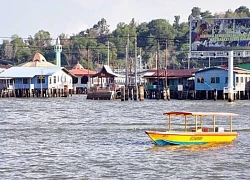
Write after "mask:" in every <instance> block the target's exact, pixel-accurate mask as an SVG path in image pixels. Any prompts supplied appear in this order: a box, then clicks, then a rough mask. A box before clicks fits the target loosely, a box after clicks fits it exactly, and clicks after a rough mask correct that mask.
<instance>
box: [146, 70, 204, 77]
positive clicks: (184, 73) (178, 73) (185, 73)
mask: <svg viewBox="0 0 250 180" xmlns="http://www.w3.org/2000/svg"><path fill="white" fill-rule="evenodd" d="M198 70H199V69H167V74H166V71H165V70H158V72H159V77H165V76H167V77H172V78H175V77H176V78H177V77H192V76H193V74H194V73H195V72H196V71H198ZM158 72H157V70H155V69H152V70H149V71H148V72H147V73H145V74H144V77H158Z"/></svg>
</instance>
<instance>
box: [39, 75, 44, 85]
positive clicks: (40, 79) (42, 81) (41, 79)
mask: <svg viewBox="0 0 250 180" xmlns="http://www.w3.org/2000/svg"><path fill="white" fill-rule="evenodd" d="M41 83H45V76H38V78H37V84H41Z"/></svg>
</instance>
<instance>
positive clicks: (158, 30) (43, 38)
mask: <svg viewBox="0 0 250 180" xmlns="http://www.w3.org/2000/svg"><path fill="white" fill-rule="evenodd" d="M191 16H193V17H201V18H214V17H215V18H224V17H225V18H228V17H250V12H249V9H248V8H247V7H246V6H240V7H239V8H237V9H236V10H235V11H232V10H228V11H226V12H223V13H216V14H212V13H211V12H210V11H208V10H206V11H202V10H201V9H200V8H199V7H193V9H192V10H191V14H190V17H191ZM2 39H3V42H2V44H0V64H5V65H7V64H14V65H15V64H19V63H23V62H27V61H29V60H31V58H32V56H33V54H34V53H35V52H37V51H38V52H40V53H42V54H43V55H44V56H45V58H46V59H47V60H48V61H51V62H53V63H55V52H54V45H53V44H52V42H54V41H55V40H53V39H52V38H51V36H50V33H49V32H48V31H45V30H40V31H38V32H37V33H36V34H35V35H34V37H32V36H30V37H28V38H22V37H19V36H18V35H16V34H15V35H13V36H12V37H11V39H10V40H9V39H8V40H6V39H4V38H2ZM60 39H61V45H62V46H63V52H62V66H65V67H72V66H73V65H74V64H76V63H77V62H78V61H80V63H81V64H82V65H83V66H84V67H85V68H87V64H88V63H87V61H88V59H89V61H90V63H89V64H90V68H91V69H96V68H98V67H100V65H101V64H107V63H108V62H107V61H108V59H109V64H110V65H112V66H113V67H116V68H118V67H119V68H120V67H124V66H125V65H124V64H125V58H126V45H127V44H128V46H127V47H128V48H127V49H128V56H129V57H128V58H129V65H130V66H132V62H133V59H134V57H135V52H137V55H139V54H140V55H141V56H142V60H143V64H144V65H146V66H147V67H148V68H154V67H155V66H156V65H155V62H156V61H155V59H156V52H157V50H158V52H159V54H158V55H159V61H160V68H165V66H166V64H165V63H166V62H168V63H167V65H168V68H185V66H186V67H187V63H186V62H187V58H188V50H189V23H188V18H187V22H180V16H178V15H177V16H174V23H173V24H170V23H169V21H168V20H166V19H155V20H152V21H150V22H143V23H140V24H138V23H136V22H135V20H134V19H132V20H131V22H130V23H129V24H126V23H123V22H120V23H118V24H117V27H116V29H115V30H114V31H112V32H110V29H109V25H108V22H107V21H106V20H105V19H104V18H102V19H101V20H100V21H98V22H97V24H94V25H93V27H92V28H90V29H86V30H83V31H81V32H79V33H78V34H74V35H72V36H70V37H69V36H67V35H66V34H64V33H62V34H61V35H60ZM108 47H109V48H108ZM135 47H137V48H135ZM108 49H109V51H108ZM108 52H109V54H108ZM108 57H109V58H108ZM193 66H194V67H199V66H204V63H203V62H202V61H197V59H194V60H192V61H191V67H193Z"/></svg>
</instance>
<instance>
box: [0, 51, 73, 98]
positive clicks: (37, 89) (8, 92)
mask: <svg viewBox="0 0 250 180" xmlns="http://www.w3.org/2000/svg"><path fill="white" fill-rule="evenodd" d="M73 77H75V76H74V75H73V74H71V73H70V72H69V71H68V70H67V69H66V68H63V67H57V66H56V65H54V64H52V63H49V62H47V61H46V59H45V58H44V57H43V55H41V54H40V53H36V54H35V55H34V57H33V59H32V61H30V62H27V63H25V64H21V65H20V66H18V67H11V68H9V69H7V70H5V71H3V72H2V73H1V74H0V89H1V97H6V96H16V97H31V96H33V97H55V96H68V95H69V94H71V93H72V90H73V85H72V83H73V79H72V78H73Z"/></svg>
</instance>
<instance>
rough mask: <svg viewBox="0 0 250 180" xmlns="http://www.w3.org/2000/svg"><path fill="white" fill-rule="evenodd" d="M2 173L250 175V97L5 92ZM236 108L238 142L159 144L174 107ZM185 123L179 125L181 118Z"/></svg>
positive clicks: (83, 178)
mask: <svg viewBox="0 0 250 180" xmlns="http://www.w3.org/2000/svg"><path fill="white" fill-rule="evenodd" d="M0 108H1V116H0V179H4V180H7V179H15V180H16V179H80V180H87V179H89V180H90V179H95V180H96V179H129V180H130V179H153V180H155V179H157V180H159V179H172V180H174V179H188V180H189V179H250V174H249V170H250V158H249V152H250V141H249V139H250V135H249V132H250V118H249V112H250V101H247V100H246V101H236V102H233V103H229V102H227V101H216V102H215V101H208V100H205V101H197V100H194V101H191V100H187V101H186V100H170V101H163V100H158V101H157V100H145V101H143V102H135V101H126V102H121V101H119V100H116V101H96V100H86V96H84V95H80V96H79V95H75V96H73V97H69V98H28V99H16V98H13V99H12V98H5V99H0ZM176 110H179V111H180V110H183V111H187V110H189V111H216V112H233V113H238V114H239V115H240V116H238V117H236V118H234V130H236V131H238V132H239V136H238V137H237V138H236V140H235V141H234V142H233V143H230V144H223V145H202V146H166V147H156V146H155V145H154V144H153V143H152V141H151V140H150V139H149V137H148V136H147V135H146V134H145V130H149V129H157V128H161V129H162V128H165V127H166V128H167V121H166V117H164V116H162V113H163V112H166V111H176ZM177 126H178V125H177Z"/></svg>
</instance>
